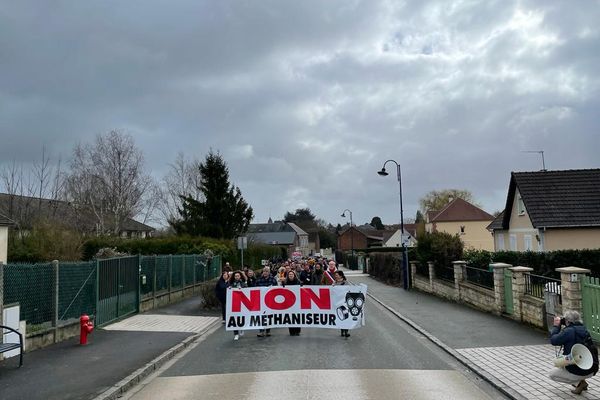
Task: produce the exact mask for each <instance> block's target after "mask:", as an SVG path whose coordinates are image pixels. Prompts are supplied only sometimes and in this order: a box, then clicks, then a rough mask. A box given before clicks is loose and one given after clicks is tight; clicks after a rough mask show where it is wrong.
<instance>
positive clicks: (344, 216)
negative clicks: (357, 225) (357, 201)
mask: <svg viewBox="0 0 600 400" xmlns="http://www.w3.org/2000/svg"><path fill="white" fill-rule="evenodd" d="M346 211H348V212H349V213H350V229H351V230H350V247H351V251H352V257H354V231H353V230H352V211H350V210H348V209H347V208H346V209H345V210H344V211H342V215H341V217H342V218H346Z"/></svg>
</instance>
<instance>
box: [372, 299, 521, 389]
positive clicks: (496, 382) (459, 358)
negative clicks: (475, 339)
mask: <svg viewBox="0 0 600 400" xmlns="http://www.w3.org/2000/svg"><path fill="white" fill-rule="evenodd" d="M367 295H368V296H369V297H370V298H372V299H373V300H375V301H376V302H377V303H379V305H381V306H382V307H383V308H385V309H386V310H388V311H390V312H391V313H392V314H394V315H395V316H396V317H398V318H400V319H401V320H402V321H404V322H405V323H406V324H408V325H410V327H412V328H413V329H414V330H416V331H417V332H419V333H421V334H422V335H424V336H425V337H426V338H427V339H428V340H429V341H431V342H432V343H434V344H435V345H436V346H438V347H439V348H441V349H442V350H444V351H445V352H446V353H448V354H449V355H450V356H452V357H453V358H455V359H456V360H457V361H458V362H460V363H461V364H463V365H464V366H465V367H467V368H468V369H469V370H470V371H472V372H473V373H475V374H476V375H478V376H479V377H480V378H482V379H483V380H485V381H486V382H488V383H489V384H491V385H492V386H493V387H495V388H496V389H498V390H499V391H500V392H502V393H503V394H504V395H506V396H508V397H509V398H510V399H512V400H527V398H526V397H524V396H523V395H521V394H519V393H518V392H516V391H515V390H513V389H511V388H510V387H508V386H507V385H506V384H504V383H503V382H502V381H500V380H499V379H497V378H495V377H494V376H492V375H491V374H489V373H488V372H487V371H486V370H484V369H482V368H480V367H478V366H476V365H475V364H473V363H472V362H470V361H469V359H468V358H466V357H464V356H463V355H462V354H460V353H458V352H457V351H456V350H454V349H453V348H451V347H450V346H448V345H446V344H445V343H444V342H442V341H441V340H439V339H438V338H437V337H435V336H433V335H432V334H431V333H429V332H428V331H427V330H425V329H423V328H422V327H421V326H419V325H418V324H417V323H415V322H413V321H412V320H410V319H409V318H407V317H405V316H404V315H402V314H400V313H399V312H398V311H396V310H394V309H393V308H392V307H390V306H388V305H387V304H385V303H384V302H383V301H381V300H379V299H378V298H377V297H375V296H373V295H372V294H370V293H368V292H367Z"/></svg>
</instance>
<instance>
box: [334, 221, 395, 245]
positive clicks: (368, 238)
mask: <svg viewBox="0 0 600 400" xmlns="http://www.w3.org/2000/svg"><path fill="white" fill-rule="evenodd" d="M383 232H385V231H383V230H377V229H375V228H374V227H373V226H371V225H369V224H365V225H360V226H356V225H352V226H349V227H347V228H345V229H343V230H342V231H341V232H340V233H339V234H338V239H337V248H338V250H342V251H350V250H352V248H354V249H366V248H369V247H381V246H382V245H383Z"/></svg>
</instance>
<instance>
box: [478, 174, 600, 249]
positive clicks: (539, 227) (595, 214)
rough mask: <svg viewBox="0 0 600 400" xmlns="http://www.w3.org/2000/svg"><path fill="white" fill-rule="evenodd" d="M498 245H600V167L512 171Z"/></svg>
mask: <svg viewBox="0 0 600 400" xmlns="http://www.w3.org/2000/svg"><path fill="white" fill-rule="evenodd" d="M488 229H489V230H490V231H491V232H492V234H493V237H494V249H495V250H496V251H500V250H512V251H554V250H571V249H597V248H600V169H583V170H566V171H537V172H512V173H511V179H510V184H509V188H508V195H507V199H506V207H505V209H504V212H503V213H502V214H501V215H499V216H498V217H497V218H496V219H495V220H494V221H493V222H492V223H491V224H490V225H489V226H488Z"/></svg>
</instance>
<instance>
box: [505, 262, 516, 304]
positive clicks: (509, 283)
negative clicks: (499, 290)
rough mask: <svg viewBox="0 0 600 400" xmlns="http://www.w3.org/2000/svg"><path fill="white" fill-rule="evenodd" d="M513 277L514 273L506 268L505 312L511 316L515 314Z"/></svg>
mask: <svg viewBox="0 0 600 400" xmlns="http://www.w3.org/2000/svg"><path fill="white" fill-rule="evenodd" d="M512 277H513V275H512V271H511V270H510V269H508V268H504V305H505V308H506V310H505V312H506V313H507V314H510V315H512V314H513V313H514V307H513V291H512Z"/></svg>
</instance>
